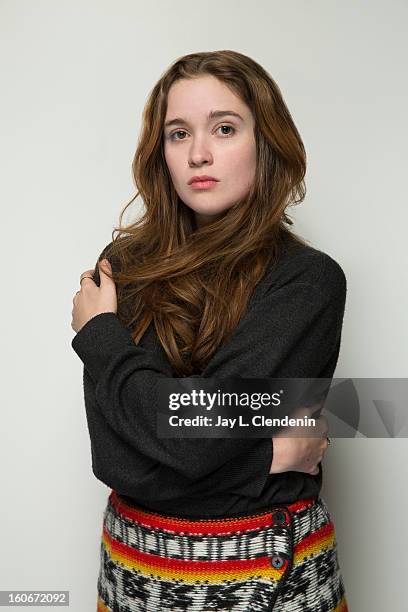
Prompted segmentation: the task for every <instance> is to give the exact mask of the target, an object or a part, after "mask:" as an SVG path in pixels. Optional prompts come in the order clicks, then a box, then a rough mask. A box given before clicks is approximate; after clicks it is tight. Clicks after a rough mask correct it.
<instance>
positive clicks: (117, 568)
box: [97, 491, 348, 612]
mask: <svg viewBox="0 0 408 612" xmlns="http://www.w3.org/2000/svg"><path fill="white" fill-rule="evenodd" d="M100 553H101V560H100V572H99V577H98V585H97V590H98V596H97V612H221V611H223V612H224V611H225V612H227V611H228V612H267V611H270V610H273V611H274V612H347V611H348V608H347V602H346V595H345V588H344V584H343V579H342V575H341V570H340V567H339V562H338V557H337V546H336V536H335V532H334V525H333V522H332V519H331V516H330V513H329V511H328V509H327V506H326V503H325V501H324V500H323V499H322V498H321V497H319V498H318V499H303V500H300V501H298V502H295V503H292V504H286V505H285V504H279V505H274V506H271V507H270V508H269V509H268V510H267V511H265V512H261V513H259V514H253V515H251V516H240V517H238V518H224V519H192V520H189V519H184V518H174V517H169V516H165V515H162V514H158V513H155V512H146V511H145V510H142V509H141V508H138V507H137V506H134V505H129V504H127V503H126V502H125V501H124V500H123V499H122V498H121V497H120V496H119V495H118V494H117V493H116V492H115V491H112V492H111V494H110V496H109V499H108V504H107V506H106V509H105V512H104V517H103V531H102V541H101V547H100Z"/></svg>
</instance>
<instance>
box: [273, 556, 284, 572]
mask: <svg viewBox="0 0 408 612" xmlns="http://www.w3.org/2000/svg"><path fill="white" fill-rule="evenodd" d="M284 562H285V561H284V559H283V557H281V556H279V555H273V557H271V564H272V566H273V567H274V568H275V569H280V568H281V567H282V565H283V564H284Z"/></svg>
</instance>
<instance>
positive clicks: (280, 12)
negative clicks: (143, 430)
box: [0, 0, 408, 612]
mask: <svg viewBox="0 0 408 612" xmlns="http://www.w3.org/2000/svg"><path fill="white" fill-rule="evenodd" d="M407 17H408V5H407V3H406V2H403V1H398V0H392V1H390V0H387V1H386V0H383V1H382V2H380V1H378V0H377V1H373V0H371V1H369V0H367V1H366V2H363V1H361V0H354V1H351V0H347V1H343V2H333V1H330V0H304V1H301V0H298V1H290V0H289V1H287V2H278V1H271V0H269V1H258V2H253V3H250V2H248V1H245V2H242V1H237V0H222V1H219V0H217V1H214V0H207V2H205V3H204V4H199V5H197V4H196V3H191V2H186V1H174V0H173V1H172V2H166V1H164V0H161V1H153V2H138V1H135V0H134V1H130V0H129V1H113V0H112V1H110V2H108V1H106V0H105V1H101V0H98V1H96V0H93V1H84V0H81V1H79V0H70V1H51V0H48V1H45V0H37V1H36V2H31V1H26V2H24V1H21V0H12V1H7V0H2V1H1V2H0V51H1V53H0V65H1V74H2V79H1V80H2V83H1V86H2V87H1V88H2V93H1V102H0V104H1V113H0V122H1V135H2V137H1V145H0V147H1V158H0V161H1V171H2V181H1V203H2V215H1V222H2V237H1V260H2V277H1V282H2V308H3V314H2V317H1V340H2V343H1V347H2V348H1V360H2V362H1V365H2V374H3V376H2V412H1V414H2V443H1V446H0V461H1V504H0V525H1V526H0V542H1V560H0V589H3V590H5V589H7V590H11V589H14V590H18V589H24V590H29V589H36V590H38V589H42V590H51V589H53V590H56V589H61V590H69V591H70V596H71V606H70V609H72V610H74V611H75V612H85V611H88V610H94V609H95V605H96V604H95V602H96V580H97V573H98V568H99V542H100V533H101V528H102V513H103V509H104V507H105V504H106V500H107V497H108V494H109V489H108V488H107V487H106V486H105V485H103V484H102V483H100V482H99V481H97V480H96V479H95V477H94V476H93V474H92V470H91V456H90V443H89V438H88V431H87V426H86V419H85V409H84V403H83V396H82V363H81V362H80V360H79V358H78V357H77V356H76V354H75V353H74V352H73V350H72V349H71V346H70V343H71V340H72V337H73V335H74V331H73V330H72V329H71V309H72V298H73V296H74V294H75V292H76V291H77V290H78V288H79V276H80V274H81V272H83V271H85V270H87V269H89V268H91V267H93V265H94V263H95V261H96V257H97V256H98V255H99V253H100V251H101V250H102V248H103V247H104V246H105V245H106V244H107V243H108V242H109V241H110V235H111V231H112V229H113V226H114V225H116V224H117V223H118V218H119V213H120V211H121V210H122V208H123V207H124V205H125V204H126V202H127V201H128V200H129V199H130V198H131V197H132V196H133V195H134V186H133V182H132V179H131V168H130V166H131V160H132V157H133V153H134V150H135V146H136V140H137V135H138V131H139V127H140V120H141V112H142V108H143V105H144V102H145V99H146V96H147V94H148V91H149V90H150V89H151V87H152V86H153V84H154V83H155V82H156V81H157V79H158V78H159V77H160V75H161V73H162V72H163V71H164V70H165V69H166V68H167V67H168V65H169V64H170V63H171V62H172V61H173V60H174V59H176V58H177V57H179V56H181V55H184V54H186V53H190V52H194V51H204V50H217V49H234V50H237V51H240V52H243V53H246V54H248V55H250V56H251V57H253V58H254V59H255V60H257V61H258V62H260V63H261V64H262V65H263V66H264V67H265V68H266V69H267V70H268V71H269V72H270V73H271V75H272V77H273V78H274V79H275V80H276V81H277V83H278V85H279V86H280V88H281V90H282V92H283V95H284V98H285V100H286V102H287V104H288V107H289V109H290V111H291V113H292V115H293V118H294V120H295V123H296V125H297V127H298V129H299V131H300V133H301V135H302V138H303V140H304V143H305V146H306V150H307V154H308V173H307V176H306V181H307V188H308V192H307V196H306V200H305V202H304V203H303V204H301V205H300V206H298V207H296V208H295V207H294V208H292V216H293V218H294V219H295V220H296V225H295V230H297V231H298V232H299V233H301V234H302V235H303V236H305V237H306V238H307V239H308V240H310V242H311V244H312V245H313V246H317V248H320V249H321V250H324V251H326V252H327V253H329V254H330V255H331V256H332V257H334V258H335V259H336V260H337V261H338V262H339V263H340V265H341V266H342V267H343V269H344V271H345V273H346V276H347V279H348V297H347V305H346V314H345V319H344V330H343V340H342V348H341V353H340V358H339V362H338V367H337V370H336V373H335V375H336V376H337V377H373V378H374V377H406V376H407V363H408V360H407V351H406V346H407V340H408V333H407V327H408V326H407V312H408V308H407V306H408V304H407V302H408V300H407V275H406V262H407V259H406V246H405V244H404V243H405V240H406V228H407V221H408V215H407V198H406V192H405V190H406V180H405V176H406V160H407V157H406V147H407V136H408V134H407V127H406V114H405V113H406V108H407V83H406V76H405V75H406V53H407V43H406V36H405V34H406V23H407ZM404 40H405V42H404ZM138 201H139V202H140V200H138ZM133 210H134V211H135V210H136V209H135V207H134V205H133ZM407 447H408V440H407V439H357V440H355V439H335V440H333V444H332V445H331V446H330V448H329V450H328V451H327V453H326V457H325V459H324V468H325V484H324V487H323V491H322V494H323V496H324V497H325V499H326V500H327V503H328V505H329V508H330V510H331V512H332V514H333V517H334V519H335V527H336V534H337V539H338V547H339V556H340V562H341V566H342V571H343V575H344V579H345V585H346V591H347V597H348V601H349V605H350V610H352V611H353V612H369V611H370V612H375V611H381V610H385V609H392V610H393V611H395V612H403V611H404V610H406V601H407V596H408V592H407V581H406V574H407V570H408V567H407V560H406V555H405V554H404V553H405V548H406V546H405V543H406V541H407V537H408V529H407V524H406V519H405V516H406V514H407V498H408V495H407V487H406V483H407V475H408V474H407V472H408V470H407V464H408V448H407ZM2 609H3V608H2ZM13 609H14V608H13ZM35 609H37V608H35Z"/></svg>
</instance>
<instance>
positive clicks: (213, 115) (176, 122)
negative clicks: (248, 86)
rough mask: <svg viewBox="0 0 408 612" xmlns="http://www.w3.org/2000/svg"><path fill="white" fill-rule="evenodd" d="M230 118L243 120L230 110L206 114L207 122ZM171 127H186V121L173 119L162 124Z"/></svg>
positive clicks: (178, 118) (179, 118)
mask: <svg viewBox="0 0 408 612" xmlns="http://www.w3.org/2000/svg"><path fill="white" fill-rule="evenodd" d="M228 115H230V116H232V117H236V118H237V119H240V120H241V121H243V118H242V117H241V115H239V114H238V113H236V112H235V111H232V110H217V111H211V112H210V113H209V114H208V117H207V119H208V121H210V120H211V119H216V118H219V117H226V116H228ZM171 125H188V121H186V119H182V118H181V117H176V118H175V119H170V120H169V121H166V123H165V124H164V127H165V128H167V127H170V126H171Z"/></svg>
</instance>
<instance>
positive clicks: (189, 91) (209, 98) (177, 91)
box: [166, 75, 251, 120]
mask: <svg viewBox="0 0 408 612" xmlns="http://www.w3.org/2000/svg"><path fill="white" fill-rule="evenodd" d="M213 109H228V110H233V111H236V112H237V113H239V114H240V115H241V116H242V117H243V118H244V119H245V118H247V117H249V116H250V115H251V112H250V109H249V108H248V106H247V105H246V104H245V102H244V101H243V100H241V98H240V97H239V96H238V95H237V94H235V93H234V92H233V91H232V90H231V89H230V88H229V87H228V86H227V85H226V84H225V83H223V82H222V81H220V80H219V79H217V78H216V77H214V76H212V75H205V76H201V77H196V78H194V79H180V80H179V81H176V82H175V83H173V85H172V86H171V87H170V90H169V93H168V98H167V112H166V119H171V118H173V117H183V118H184V119H186V120H194V119H197V120H200V119H202V118H203V117H207V116H208V113H209V112H210V111H211V110H213Z"/></svg>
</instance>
